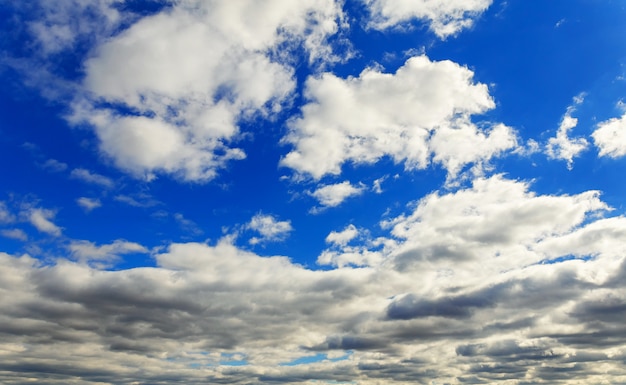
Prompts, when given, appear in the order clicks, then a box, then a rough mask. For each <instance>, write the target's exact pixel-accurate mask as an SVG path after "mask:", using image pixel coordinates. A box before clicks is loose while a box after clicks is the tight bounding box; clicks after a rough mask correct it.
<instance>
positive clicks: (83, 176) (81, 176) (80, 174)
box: [70, 168, 115, 188]
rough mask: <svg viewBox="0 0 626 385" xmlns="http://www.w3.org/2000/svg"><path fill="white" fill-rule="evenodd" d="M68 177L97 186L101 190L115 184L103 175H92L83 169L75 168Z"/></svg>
mask: <svg viewBox="0 0 626 385" xmlns="http://www.w3.org/2000/svg"><path fill="white" fill-rule="evenodd" d="M70 177H72V178H74V179H78V180H81V181H83V182H85V183H91V184H96V185H99V186H101V187H103V188H112V187H113V186H115V183H114V182H113V180H112V179H111V178H108V177H106V176H104V175H100V174H96V173H93V172H91V171H89V170H86V169H84V168H75V169H73V170H72V172H71V173H70Z"/></svg>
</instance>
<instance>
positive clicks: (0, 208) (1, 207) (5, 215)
mask: <svg viewBox="0 0 626 385" xmlns="http://www.w3.org/2000/svg"><path fill="white" fill-rule="evenodd" d="M14 221H15V215H13V214H12V213H11V212H10V211H9V208H8V207H7V204H6V203H4V202H0V223H12V222H14Z"/></svg>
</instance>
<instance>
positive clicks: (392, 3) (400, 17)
mask: <svg viewBox="0 0 626 385" xmlns="http://www.w3.org/2000/svg"><path fill="white" fill-rule="evenodd" d="M363 2H364V3H365V4H366V5H367V7H368V9H369V11H370V14H371V15H370V18H371V20H370V22H369V26H370V27H371V28H375V29H380V30H382V29H387V28H393V27H399V26H402V24H404V23H407V22H409V21H411V20H413V19H418V20H427V21H428V23H429V24H428V25H429V28H430V29H431V30H432V31H433V32H434V33H435V34H436V35H437V36H439V37H440V38H442V39H445V38H446V37H448V36H450V35H455V34H456V33H458V32H459V31H461V30H462V29H466V28H469V27H471V26H472V24H473V23H474V20H475V19H476V18H477V17H478V16H480V14H482V13H483V12H484V11H485V10H486V9H487V8H489V6H490V5H491V3H492V0H443V1H437V2H434V1H428V0H417V1H411V0H363Z"/></svg>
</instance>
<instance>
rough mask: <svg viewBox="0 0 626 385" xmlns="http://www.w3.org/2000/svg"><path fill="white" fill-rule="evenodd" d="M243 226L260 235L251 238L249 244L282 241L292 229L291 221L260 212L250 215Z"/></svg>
mask: <svg viewBox="0 0 626 385" xmlns="http://www.w3.org/2000/svg"><path fill="white" fill-rule="evenodd" d="M245 228H246V229H248V230H252V231H255V232H257V233H259V234H260V235H261V237H253V238H251V239H250V243H251V244H257V243H264V242H275V241H282V240H284V239H285V238H286V237H287V235H288V234H289V233H290V232H291V231H292V230H293V228H292V227H291V221H278V220H276V218H274V217H273V216H272V215H265V214H262V213H259V214H257V215H255V216H254V217H252V219H250V222H248V224H246V226H245Z"/></svg>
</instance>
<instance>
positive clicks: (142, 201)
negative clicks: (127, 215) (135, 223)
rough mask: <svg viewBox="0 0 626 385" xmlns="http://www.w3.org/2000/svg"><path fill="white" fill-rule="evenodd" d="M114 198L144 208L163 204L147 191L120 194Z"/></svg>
mask: <svg viewBox="0 0 626 385" xmlns="http://www.w3.org/2000/svg"><path fill="white" fill-rule="evenodd" d="M113 199H115V200H116V201H118V202H122V203H124V204H127V205H129V206H133V207H142V208H146V207H153V206H156V205H159V204H161V202H159V201H158V200H156V199H154V198H153V197H152V195H150V194H146V193H137V194H131V195H125V194H120V195H116V196H115V197H114V198H113Z"/></svg>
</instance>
